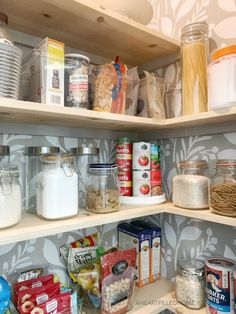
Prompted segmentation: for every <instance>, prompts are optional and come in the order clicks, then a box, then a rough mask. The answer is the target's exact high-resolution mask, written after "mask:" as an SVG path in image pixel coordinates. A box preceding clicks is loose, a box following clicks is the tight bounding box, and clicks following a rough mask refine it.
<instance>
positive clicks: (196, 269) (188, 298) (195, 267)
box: [175, 259, 205, 309]
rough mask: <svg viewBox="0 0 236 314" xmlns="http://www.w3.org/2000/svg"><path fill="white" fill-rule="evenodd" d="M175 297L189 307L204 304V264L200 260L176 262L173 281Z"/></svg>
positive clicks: (193, 307) (195, 307)
mask: <svg viewBox="0 0 236 314" xmlns="http://www.w3.org/2000/svg"><path fill="white" fill-rule="evenodd" d="M175 293H176V299H177V301H178V302H179V303H181V304H183V305H185V306H186V307H188V308H190V309H200V308H202V307H203V306H204V305H205V265H204V263H203V262H202V261H200V260H194V259H185V260H181V261H179V262H178V265H177V276H176V282H175Z"/></svg>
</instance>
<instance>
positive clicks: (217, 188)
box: [210, 159, 236, 217]
mask: <svg viewBox="0 0 236 314" xmlns="http://www.w3.org/2000/svg"><path fill="white" fill-rule="evenodd" d="M235 195H236V160H230V159H228V160H217V162H216V166H215V174H214V176H213V177H212V178H211V186H210V208H211V209H212V210H213V211H214V212H216V213H217V214H221V215H226V216H231V217H236V197H235Z"/></svg>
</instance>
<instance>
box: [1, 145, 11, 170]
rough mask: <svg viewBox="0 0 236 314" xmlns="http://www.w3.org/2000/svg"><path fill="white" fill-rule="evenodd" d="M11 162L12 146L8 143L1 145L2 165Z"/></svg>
mask: <svg viewBox="0 0 236 314" xmlns="http://www.w3.org/2000/svg"><path fill="white" fill-rule="evenodd" d="M9 164H10V147H9V146H6V145H0V165H9Z"/></svg>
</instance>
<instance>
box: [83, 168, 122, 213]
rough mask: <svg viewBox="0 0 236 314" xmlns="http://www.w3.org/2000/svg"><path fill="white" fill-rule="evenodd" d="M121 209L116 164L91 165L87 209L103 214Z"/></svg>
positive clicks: (87, 189) (87, 190)
mask: <svg viewBox="0 0 236 314" xmlns="http://www.w3.org/2000/svg"><path fill="white" fill-rule="evenodd" d="M119 207H120V201H119V187H118V173H117V166H116V164H91V165H90V167H89V174H88V180H87V188H86V209H87V210H88V211H91V212H95V213H99V214H103V213H110V212H114V211H117V210H118V209H119Z"/></svg>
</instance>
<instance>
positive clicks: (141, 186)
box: [133, 170, 151, 197]
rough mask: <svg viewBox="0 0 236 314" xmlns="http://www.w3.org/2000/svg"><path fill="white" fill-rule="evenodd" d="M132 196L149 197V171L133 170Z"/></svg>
mask: <svg viewBox="0 0 236 314" xmlns="http://www.w3.org/2000/svg"><path fill="white" fill-rule="evenodd" d="M133 196H144V197H145V196H151V175H150V170H133Z"/></svg>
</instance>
